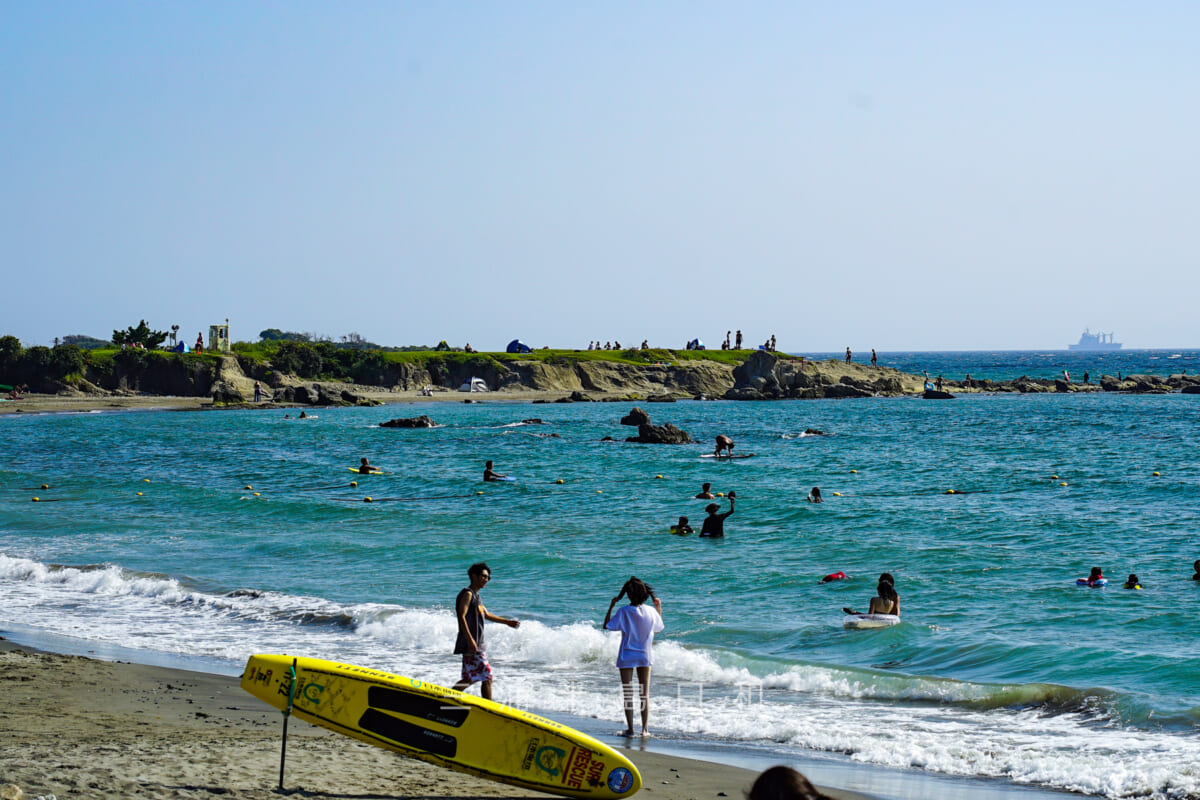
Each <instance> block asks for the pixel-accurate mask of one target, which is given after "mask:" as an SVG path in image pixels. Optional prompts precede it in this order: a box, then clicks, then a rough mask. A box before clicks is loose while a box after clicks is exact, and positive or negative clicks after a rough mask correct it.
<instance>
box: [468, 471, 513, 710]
mask: <svg viewBox="0 0 1200 800" xmlns="http://www.w3.org/2000/svg"><path fill="white" fill-rule="evenodd" d="M488 463H489V464H490V463H491V462H490V461H489V462H488ZM467 577H469V578H470V579H471V585H470V586H468V587H467V588H465V589H463V590H462V591H461V592H459V593H458V599H456V600H455V601H454V608H455V614H456V616H457V617H458V639H457V640H456V641H455V642H454V652H455V653H456V654H460V655H462V680H460V681H459V682H458V683H456V684H454V690H455V691H458V692H461V691H464V690H465V689H466V688H467V687H468V686H470V685H471V684H472V683H478V684H479V693H480V694H481V695H482V696H483V698H484V699H485V700H491V699H492V665H491V664H490V663H488V658H487V652H486V651H485V650H484V647H483V622H484V620H487V621H488V622H498V623H500V624H501V625H507V626H508V627H510V628H519V627H521V622H520V620H515V619H505V618H504V617H498V616H496V615H495V614H493V613H491V612H490V611H488V610H487V609H486V608H484V607H483V603H482V602H480V600H479V592H480V591H481V590H482V589H483V587H485V586H487V585H488V581H490V580H491V579H492V568H491V567H489V566H488V565H487V564H485V563H483V562H482V561H480V562H479V563H478V564H472V565H471V566H470V567H469V568H468V569H467Z"/></svg>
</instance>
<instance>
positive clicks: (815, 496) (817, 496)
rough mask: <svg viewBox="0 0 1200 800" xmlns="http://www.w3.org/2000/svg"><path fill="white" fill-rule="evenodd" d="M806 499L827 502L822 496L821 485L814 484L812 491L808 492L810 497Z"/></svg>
mask: <svg viewBox="0 0 1200 800" xmlns="http://www.w3.org/2000/svg"><path fill="white" fill-rule="evenodd" d="M804 499H805V500H807V501H808V502H810V503H824V502H825V501H824V500H823V499H822V498H821V487H819V486H814V487H813V488H812V491H811V492H809V493H808V497H806V498H804Z"/></svg>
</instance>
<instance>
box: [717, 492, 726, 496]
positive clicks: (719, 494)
mask: <svg viewBox="0 0 1200 800" xmlns="http://www.w3.org/2000/svg"><path fill="white" fill-rule="evenodd" d="M724 496H725V493H724V492H717V497H724Z"/></svg>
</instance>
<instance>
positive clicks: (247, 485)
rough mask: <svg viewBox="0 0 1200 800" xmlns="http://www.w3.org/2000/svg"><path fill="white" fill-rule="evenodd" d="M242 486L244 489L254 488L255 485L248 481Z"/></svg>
mask: <svg viewBox="0 0 1200 800" xmlns="http://www.w3.org/2000/svg"><path fill="white" fill-rule="evenodd" d="M242 488H243V489H253V488H254V487H253V486H251V485H250V484H248V483H247V484H246V485H245V486H243V487H242Z"/></svg>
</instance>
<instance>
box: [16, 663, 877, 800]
mask: <svg viewBox="0 0 1200 800" xmlns="http://www.w3.org/2000/svg"><path fill="white" fill-rule="evenodd" d="M0 691H2V692H3V695H4V697H5V698H6V703H5V704H4V705H3V706H0V787H2V786H3V785H4V784H13V785H15V786H17V787H19V788H20V790H21V791H22V792H23V795H24V797H25V798H36V797H37V796H39V795H49V794H54V795H55V796H57V797H58V798H60V800H61V798H68V797H95V798H205V797H217V796H223V797H237V798H251V800H254V799H257V800H267V799H268V798H275V797H278V796H279V794H278V791H277V787H278V783H279V750H280V748H279V744H280V732H281V729H282V723H283V719H282V715H281V714H280V713H279V712H278V711H275V710H274V709H272V708H268V707H267V706H265V705H264V704H263V703H261V702H259V701H258V700H256V699H254V698H253V697H251V696H250V695H248V694H246V693H245V692H243V691H242V690H241V688H240V687H239V686H238V681H237V679H236V678H233V677H228V676H222V675H211V674H207V673H203V672H191V671H187V670H178V669H170V668H166V667H155V666H146V665H142V664H129V663H125V662H111V661H97V660H94V659H90V658H83V657H79V656H68V655H58V654H53V653H44V652H40V651H37V650H33V649H30V648H26V647H23V646H20V645H16V644H13V643H12V642H9V641H6V640H0ZM627 754H628V755H629V757H630V758H631V759H632V760H633V761H634V763H636V764H637V765H638V768H639V770H640V771H641V773H642V779H643V784H644V785H643V789H642V791H641V792H640V793H639V795H638V796H639V797H646V798H658V800H693V799H694V800H701V799H702V798H714V799H715V798H719V797H727V798H734V800H740V798H743V797H744V796H745V794H744V793H745V791H746V790H747V789H749V788H750V785H751V783H752V782H753V780H754V777H755V774H756V773H754V772H752V771H749V770H744V769H739V768H737V767H729V766H724V765H720V764H712V763H708V762H704V761H693V760H690V759H685V758H678V757H674V756H666V755H662V754H658V753H648V752H644V751H627ZM284 787H285V789H286V790H287V791H288V792H289V793H297V794H300V795H301V796H303V797H309V798H340V799H341V800H345V799H346V798H363V799H364V800H368V799H369V800H383V799H384V798H405V800H424V799H425V798H429V799H430V800H434V799H437V800H448V799H449V798H454V800H459V799H460V798H475V797H509V798H514V797H528V798H540V797H547V796H548V795H542V794H539V793H537V792H531V791H529V790H526V789H520V788H517V787H512V786H506V785H504V784H499V783H494V782H492V781H487V780H483V779H482V778H476V777H473V776H470V775H465V774H462V773H459V772H453V771H451V770H447V769H443V768H440V767H436V766H433V765H431V764H426V763H424V762H421V761H417V760H415V759H410V758H404V757H402V756H399V755H397V754H395V753H390V752H387V751H385V750H381V749H379V748H377V747H372V746H370V745H366V744H362V743H359V742H356V741H354V740H352V739H348V738H346V737H344V736H339V735H337V734H335V733H332V732H330V731H326V730H324V729H322V728H317V727H314V726H312V725H309V724H307V723H305V722H301V721H300V720H292V721H291V722H290V723H289V726H288V744H287V767H286V771H285V775H284ZM9 791H10V792H11V791H12V790H11V789H10V790H9ZM829 791H830V795H831V796H832V797H836V798H843V799H844V800H856V799H859V800H861V798H864V795H860V794H855V793H847V792H837V791H834V790H829ZM3 796H4V797H8V795H3Z"/></svg>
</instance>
